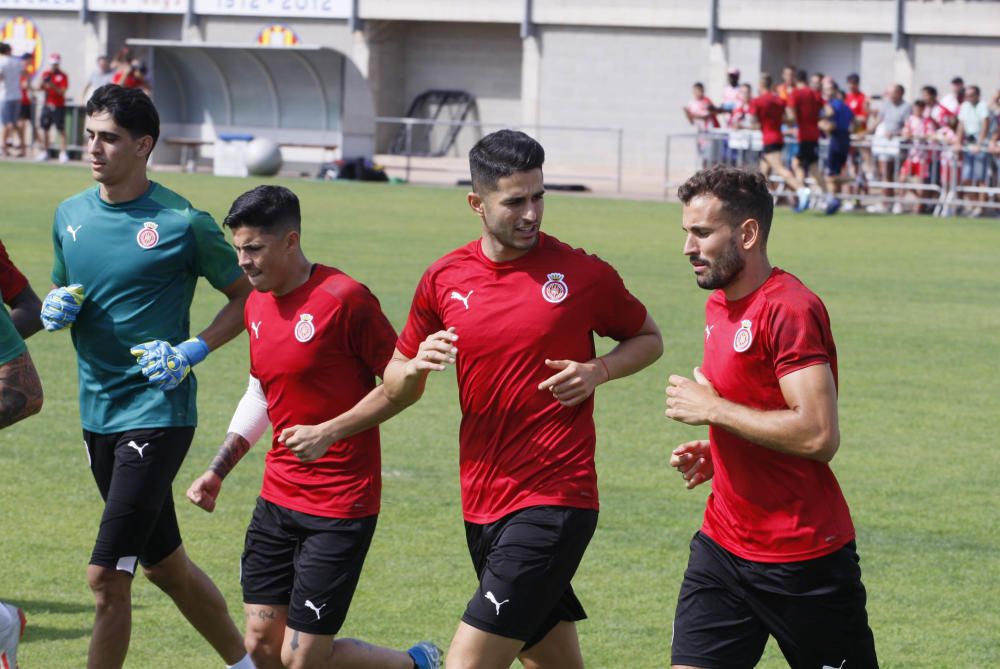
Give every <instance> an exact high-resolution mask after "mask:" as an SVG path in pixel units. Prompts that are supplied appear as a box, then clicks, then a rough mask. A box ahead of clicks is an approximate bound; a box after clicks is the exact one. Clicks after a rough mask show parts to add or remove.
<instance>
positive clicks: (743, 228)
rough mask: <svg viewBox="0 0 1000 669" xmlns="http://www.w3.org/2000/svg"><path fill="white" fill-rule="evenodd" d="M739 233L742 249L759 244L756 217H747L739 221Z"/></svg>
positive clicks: (746, 249)
mask: <svg viewBox="0 0 1000 669" xmlns="http://www.w3.org/2000/svg"><path fill="white" fill-rule="evenodd" d="M740 234H741V235H742V236H743V239H742V244H743V250H744V251H749V250H750V249H752V248H753V247H755V246H757V245H759V244H760V240H761V237H760V222H759V221H757V219H756V218H748V219H747V220H745V221H743V222H742V223H740Z"/></svg>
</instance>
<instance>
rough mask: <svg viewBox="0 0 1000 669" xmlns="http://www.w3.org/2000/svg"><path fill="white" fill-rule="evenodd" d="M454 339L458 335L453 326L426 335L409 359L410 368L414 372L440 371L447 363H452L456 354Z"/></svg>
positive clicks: (456, 339) (455, 339)
mask: <svg viewBox="0 0 1000 669" xmlns="http://www.w3.org/2000/svg"><path fill="white" fill-rule="evenodd" d="M456 341H458V335H457V334H455V328H454V327H450V328H448V329H447V330H439V331H437V332H435V333H434V334H432V335H428V336H427V339H425V340H423V341H422V342H420V348H418V349H417V354H416V355H415V356H414V357H413V358H412V359H411V360H410V363H409V364H410V369H411V370H412V371H414V372H442V371H444V370H445V368H446V367H447V366H448V365H454V364H455V356H456V355H458V348H457V347H456V346H455V342H456Z"/></svg>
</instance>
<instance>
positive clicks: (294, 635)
mask: <svg viewBox="0 0 1000 669" xmlns="http://www.w3.org/2000/svg"><path fill="white" fill-rule="evenodd" d="M298 649H299V631H298V630H293V631H292V650H293V651H296V650H298Z"/></svg>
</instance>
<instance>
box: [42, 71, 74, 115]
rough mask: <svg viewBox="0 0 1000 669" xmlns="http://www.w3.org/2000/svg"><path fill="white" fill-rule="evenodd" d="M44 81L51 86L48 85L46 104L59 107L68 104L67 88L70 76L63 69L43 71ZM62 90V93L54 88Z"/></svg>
mask: <svg viewBox="0 0 1000 669" xmlns="http://www.w3.org/2000/svg"><path fill="white" fill-rule="evenodd" d="M42 83H43V84H49V85H50V86H51V88H49V87H47V88H46V89H45V105H46V106H48V107H55V108H57V109H59V108H62V107H65V106H66V88H67V86H69V77H67V76H66V73H65V72H63V71H62V70H59V71H58V72H53V71H52V70H46V71H45V72H43V73H42ZM56 88H58V89H60V90H62V93H59V92H57V91H56V90H54V89H56Z"/></svg>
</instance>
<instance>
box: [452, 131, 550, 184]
mask: <svg viewBox="0 0 1000 669" xmlns="http://www.w3.org/2000/svg"><path fill="white" fill-rule="evenodd" d="M544 162H545V149H543V148H542V145H541V144H539V143H538V142H537V141H535V140H534V139H532V138H531V137H529V136H528V135H526V134H524V133H523V132H520V131H517V130H497V131H496V132H493V133H490V134H489V135H486V136H485V137H483V138H482V139H481V140H479V141H478V142H476V145H475V146H473V147H472V149H471V150H470V151H469V171H470V172H471V173H472V188H473V190H475V191H476V192H477V193H481V192H483V191H484V189H485V191H490V190H494V189H496V185H497V181H499V180H500V179H502V178H503V177H509V176H510V175H511V174H514V173H515V172H530V171H531V170H534V169H541V167H542V164H543V163H544Z"/></svg>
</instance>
